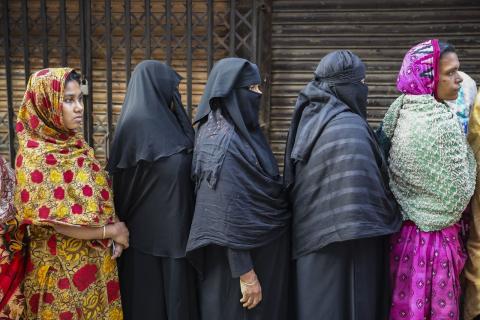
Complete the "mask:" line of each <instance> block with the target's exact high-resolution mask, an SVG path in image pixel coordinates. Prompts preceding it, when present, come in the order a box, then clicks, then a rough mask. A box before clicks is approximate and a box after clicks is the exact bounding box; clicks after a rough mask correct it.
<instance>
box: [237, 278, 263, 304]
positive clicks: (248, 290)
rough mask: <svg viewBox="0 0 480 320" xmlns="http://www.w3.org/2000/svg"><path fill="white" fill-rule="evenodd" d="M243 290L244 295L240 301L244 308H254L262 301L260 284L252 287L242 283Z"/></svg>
mask: <svg viewBox="0 0 480 320" xmlns="http://www.w3.org/2000/svg"><path fill="white" fill-rule="evenodd" d="M241 291H242V294H243V296H242V299H240V303H241V304H242V306H243V307H244V308H247V309H249V310H250V309H253V308H255V307H256V306H257V305H258V304H259V303H260V302H261V301H262V289H261V287H260V285H259V284H257V285H255V286H252V287H249V286H245V285H242V286H241Z"/></svg>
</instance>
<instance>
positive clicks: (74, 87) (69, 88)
mask: <svg viewBox="0 0 480 320" xmlns="http://www.w3.org/2000/svg"><path fill="white" fill-rule="evenodd" d="M80 93H81V89H80V85H79V84H78V82H77V81H68V82H67V84H66V85H65V91H64V94H65V95H70V94H74V95H78V94H80Z"/></svg>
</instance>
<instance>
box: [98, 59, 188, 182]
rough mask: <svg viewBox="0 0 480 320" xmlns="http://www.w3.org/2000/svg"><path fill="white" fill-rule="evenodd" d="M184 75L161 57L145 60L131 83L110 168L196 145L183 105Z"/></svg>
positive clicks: (116, 130)
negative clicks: (181, 87) (180, 87)
mask: <svg viewBox="0 0 480 320" xmlns="http://www.w3.org/2000/svg"><path fill="white" fill-rule="evenodd" d="M180 80H181V77H180V76H179V75H178V74H177V73H176V72H175V71H174V70H173V69H172V68H170V67H169V66H168V65H166V64H163V63H161V62H159V61H154V60H146V61H142V62H141V63H139V64H138V65H137V67H136V68H135V70H134V72H133V74H132V78H131V79H130V82H129V84H128V89H127V95H126V97H125V101H124V102H123V106H122V113H121V115H120V119H119V120H118V123H117V127H116V129H115V135H114V138H113V142H112V147H111V151H110V159H109V161H108V165H107V169H108V171H109V172H110V173H113V172H115V171H116V170H118V169H125V168H130V167H133V166H135V165H136V164H137V163H138V162H139V161H141V160H143V161H147V162H152V161H155V160H157V159H159V158H162V157H168V156H170V155H172V154H175V153H178V152H180V151H182V150H185V149H192V148H193V139H194V131H193V128H192V125H191V123H190V120H189V119H188V116H187V114H186V112H185V109H184V108H183V106H182V101H181V98H180V93H179V92H178V88H177V87H178V84H179V83H180Z"/></svg>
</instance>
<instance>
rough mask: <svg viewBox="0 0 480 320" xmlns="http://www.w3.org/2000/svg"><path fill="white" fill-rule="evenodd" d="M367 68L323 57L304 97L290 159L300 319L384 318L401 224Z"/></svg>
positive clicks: (346, 57) (351, 58) (341, 54)
mask: <svg viewBox="0 0 480 320" xmlns="http://www.w3.org/2000/svg"><path fill="white" fill-rule="evenodd" d="M364 78H365V66H364V64H363V62H362V61H361V60H360V58H358V57H357V56H356V55H354V54H353V53H351V52H350V51H346V50H341V51H335V52H332V53H330V54H328V55H327V56H325V57H324V58H323V59H322V60H321V61H320V64H319V65H318V67H317V69H316V71H315V79H314V80H312V81H311V82H310V83H309V84H307V86H306V87H305V88H304V89H303V90H302V91H301V92H300V94H299V96H298V99H297V103H296V105H295V110H294V114H293V118H292V124H291V128H290V132H289V136H288V139H287V146H286V154H285V172H284V179H285V184H286V186H287V188H288V190H289V197H290V200H291V203H292V217H293V219H292V256H293V259H294V262H295V272H294V276H293V277H294V280H293V282H294V290H293V292H294V303H295V310H296V315H295V319H298V320H307V319H308V320H309V319H315V318H317V317H318V315H322V318H325V319H331V320H337V319H338V320H348V319H352V320H353V319H355V320H358V319H365V320H367V319H386V318H387V317H388V307H389V303H388V297H389V295H390V292H389V290H388V286H385V284H388V251H387V245H388V243H387V238H386V236H387V235H389V234H392V233H394V232H396V231H397V230H398V228H399V227H400V223H401V216H400V214H399V211H398V208H397V204H396V202H395V200H394V198H393V196H392V195H391V193H390V190H389V187H388V172H387V165H386V161H385V159H384V158H383V155H382V152H381V151H380V148H379V146H378V143H377V141H376V140H375V135H374V133H373V131H372V129H371V128H370V127H369V125H368V123H367V122H366V105H367V95H368V87H367V86H366V85H365V84H364Z"/></svg>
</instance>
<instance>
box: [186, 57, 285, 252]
mask: <svg viewBox="0 0 480 320" xmlns="http://www.w3.org/2000/svg"><path fill="white" fill-rule="evenodd" d="M259 83H260V75H259V72H258V68H257V66H256V65H255V64H252V63H251V62H249V61H247V60H244V59H240V58H226V59H223V60H220V61H219V62H218V63H217V64H215V66H214V68H213V69H212V72H211V73H210V76H209V78H208V82H207V86H206V88H205V93H204V95H203V97H202V100H201V103H200V105H199V110H198V113H197V117H196V118H195V121H194V122H195V123H198V124H199V128H198V132H197V140H196V143H195V149H194V155H193V168H192V175H193V178H194V180H195V181H196V184H197V186H196V188H197V200H196V207H195V215H194V219H193V223H192V228H191V232H190V237H189V243H188V246H187V251H189V252H192V251H194V250H196V249H199V248H201V247H204V246H207V245H209V244H216V245H220V246H224V247H228V248H232V249H245V250H246V249H253V248H256V247H260V246H262V245H265V244H266V243H268V242H270V241H272V240H273V239H275V238H277V237H279V236H280V235H282V234H283V233H284V231H285V230H286V227H287V223H288V220H289V217H290V215H289V212H288V209H287V202H286V200H285V198H284V192H283V185H282V182H281V179H280V176H279V173H278V167H277V164H276V161H275V158H274V156H273V153H272V151H271V150H270V147H269V145H268V143H267V141H266V139H265V136H264V135H263V133H262V131H261V130H260V126H259V123H258V108H259V104H260V95H259V94H258V93H255V92H252V91H250V90H248V87H249V86H250V85H255V84H259Z"/></svg>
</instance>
